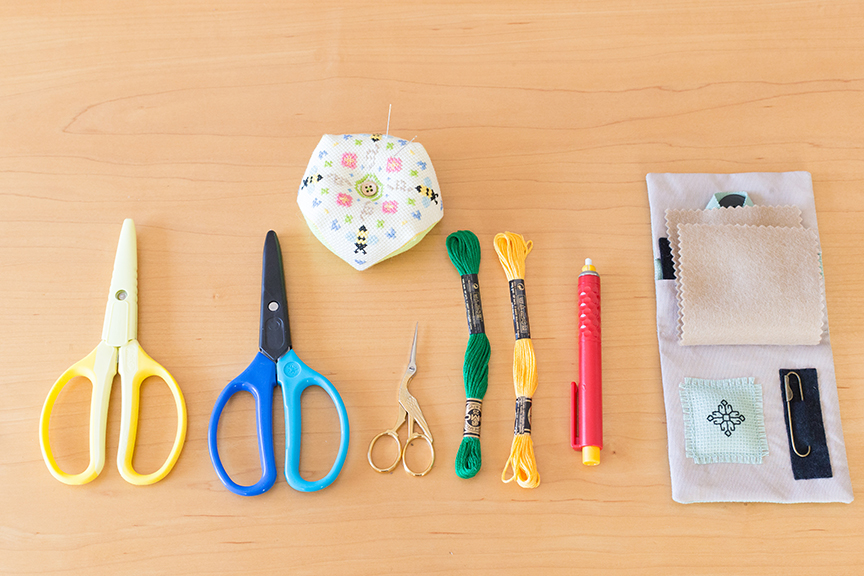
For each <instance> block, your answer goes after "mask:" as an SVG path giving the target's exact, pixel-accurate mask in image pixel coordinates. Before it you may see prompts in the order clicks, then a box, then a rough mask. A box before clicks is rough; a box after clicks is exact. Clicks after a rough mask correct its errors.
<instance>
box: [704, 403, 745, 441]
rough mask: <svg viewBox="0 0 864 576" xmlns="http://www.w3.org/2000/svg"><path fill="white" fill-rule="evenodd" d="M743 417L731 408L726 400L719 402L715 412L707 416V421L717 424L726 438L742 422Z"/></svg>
mask: <svg viewBox="0 0 864 576" xmlns="http://www.w3.org/2000/svg"><path fill="white" fill-rule="evenodd" d="M744 420H745V418H744V415H743V414H741V413H740V412H738V411H737V410H735V409H734V408H732V405H731V404H729V403H728V402H727V401H726V400H721V401H720V405H719V406H717V410H715V411H714V412H712V413H711V414H709V415H708V421H709V422H713V423H714V424H718V425H719V426H720V429H721V430H722V431H723V433H724V434H726V436H732V432H734V431H735V426H738V425H739V424H741V423H742V422H744Z"/></svg>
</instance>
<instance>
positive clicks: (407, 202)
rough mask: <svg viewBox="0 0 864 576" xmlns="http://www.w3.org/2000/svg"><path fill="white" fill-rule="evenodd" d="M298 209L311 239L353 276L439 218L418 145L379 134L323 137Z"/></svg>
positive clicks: (434, 184)
mask: <svg viewBox="0 0 864 576" xmlns="http://www.w3.org/2000/svg"><path fill="white" fill-rule="evenodd" d="M297 204H299V205H300V211H301V212H303V216H304V217H305V218H306V223H307V224H308V225H309V229H310V230H312V233H313V234H315V237H316V238H318V240H320V241H321V243H322V244H324V246H326V247H327V248H329V249H330V251H331V252H333V253H334V254H336V255H337V256H339V257H340V258H342V259H343V260H345V261H346V262H348V263H349V264H351V266H353V267H354V268H356V269H357V270H365V269H366V268H369V267H370V266H372V265H374V264H377V263H378V262H381V261H382V260H386V259H387V258H390V257H391V256H395V255H397V254H401V253H402V252H404V251H406V250H408V249H409V248H411V247H413V246H414V245H415V244H417V243H418V242H420V240H422V239H423V237H424V236H425V235H426V233H427V232H429V231H430V230H431V229H432V228H433V227H434V226H435V224H437V223H438V221H439V220H441V217H442V216H443V215H444V205H443V203H442V199H441V189H440V187H439V186H438V179H437V178H436V177H435V169H434V168H432V161H431V160H430V159H429V155H428V154H427V153H426V150H425V149H424V148H423V146H422V145H421V144H419V143H418V142H409V141H408V140H404V139H402V138H397V137H395V136H386V135H383V134H343V135H339V136H336V135H332V134H325V135H324V137H322V138H321V141H320V142H319V143H318V146H317V147H316V148H315V151H314V152H313V153H312V158H311V159H310V160H309V165H308V166H307V167H306V173H305V174H304V175H303V180H302V182H301V183H300V189H299V190H298V192H297Z"/></svg>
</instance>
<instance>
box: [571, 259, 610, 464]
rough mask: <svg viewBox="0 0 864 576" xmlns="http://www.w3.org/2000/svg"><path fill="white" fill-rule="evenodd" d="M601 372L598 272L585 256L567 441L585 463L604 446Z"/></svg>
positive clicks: (594, 458) (596, 456) (597, 456)
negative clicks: (576, 379)
mask: <svg viewBox="0 0 864 576" xmlns="http://www.w3.org/2000/svg"><path fill="white" fill-rule="evenodd" d="M602 371H603V364H602V361H601V356H600V275H599V274H597V269H596V268H594V265H593V264H592V263H591V259H590V258H586V259H585V266H583V267H582V273H581V274H579V384H578V385H577V384H576V383H575V382H572V383H571V390H570V399H571V406H570V444H571V446H573V448H574V449H575V450H581V451H582V463H583V464H585V465H586V466H597V465H598V464H600V449H601V448H603V401H602V384H603V376H602Z"/></svg>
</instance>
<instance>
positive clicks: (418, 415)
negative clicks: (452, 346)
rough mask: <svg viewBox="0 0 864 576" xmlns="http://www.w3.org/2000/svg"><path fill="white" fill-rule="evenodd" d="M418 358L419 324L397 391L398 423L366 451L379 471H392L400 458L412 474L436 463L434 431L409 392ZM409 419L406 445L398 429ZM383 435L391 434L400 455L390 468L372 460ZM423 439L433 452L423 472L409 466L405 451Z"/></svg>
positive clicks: (404, 466)
mask: <svg viewBox="0 0 864 576" xmlns="http://www.w3.org/2000/svg"><path fill="white" fill-rule="evenodd" d="M416 358H417V326H416V325H415V326H414V343H413V344H412V345H411V356H410V359H409V360H408V368H407V369H406V370H405V375H404V376H402V380H401V381H400V382H399V391H398V393H397V397H398V400H399V416H398V417H397V418H396V424H394V425H393V427H392V428H390V429H388V430H385V431H384V432H381V433H380V434H378V435H377V436H375V438H373V439H372V442H370V443H369V452H367V453H366V457H367V458H368V459H369V465H370V466H372V468H373V469H374V470H375V471H377V472H381V473H384V472H391V471H392V470H393V469H394V468H396V465H397V464H399V460H402V467H403V468H405V471H406V472H408V474H411V475H412V476H425V475H426V474H428V473H429V471H430V470H432V465H433V464H435V448H434V447H433V446H432V433H431V432H430V431H429V425H428V424H426V419H425V418H423V412H422V411H421V410H420V405H419V404H418V403H417V399H416V398H414V396H412V395H411V393H410V392H408V382H409V381H410V380H411V378H413V377H414V374H415V373H416V372H417V364H416V362H415V360H416ZM406 420H407V421H408V439H407V440H406V441H405V445H404V446H402V444H401V443H400V442H399V434H398V433H397V431H398V430H399V428H401V427H402V425H403V424H404V423H405V421H406ZM415 422H416V423H417V425H418V426H420V430H421V432H414V423H415ZM382 436H390V437H391V438H393V439H394V440H395V441H396V450H397V451H398V455H397V456H396V460H394V461H393V464H391V465H390V466H389V467H388V468H379V467H377V466H376V465H375V463H374V462H372V448H374V446H375V443H376V442H378V439H379V438H381V437H382ZM418 439H422V440H425V441H426V443H427V444H429V451H430V453H431V454H432V460H431V461H430V462H429V466H428V467H427V468H426V469H425V470H423V471H422V472H415V471H414V470H411V469H410V468H409V467H408V463H407V462H406V461H405V452H406V451H407V450H408V446H410V445H411V443H412V442H413V441H414V440H418Z"/></svg>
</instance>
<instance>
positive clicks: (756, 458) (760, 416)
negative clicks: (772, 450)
mask: <svg viewBox="0 0 864 576" xmlns="http://www.w3.org/2000/svg"><path fill="white" fill-rule="evenodd" d="M697 388H714V389H723V390H728V389H730V388H738V389H740V390H744V391H746V392H750V393H751V394H753V395H754V396H755V399H754V400H755V405H756V415H755V417H754V419H755V425H756V432H757V435H758V444H757V446H756V449H757V451H758V452H759V454H757V455H747V454H737V453H719V454H712V455H710V456H707V455H706V456H697V455H696V451H695V446H694V444H695V443H694V440H693V435H694V430H693V411H692V407H693V405H692V404H691V401H690V394H691V393H692V392H694V391H695V390H696V389H697ZM678 393H679V395H680V397H681V411H682V413H683V414H684V446H685V455H686V456H687V458H691V459H693V462H695V463H696V464H717V463H722V462H730V463H733V464H762V459H763V458H764V457H765V456H767V455H768V436H767V434H766V432H765V410H764V407H763V405H762V387H761V386H759V385H757V384H756V383H755V379H754V378H753V377H744V378H730V379H727V380H703V379H701V378H684V382H682V383H681V384H679V385H678Z"/></svg>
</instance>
